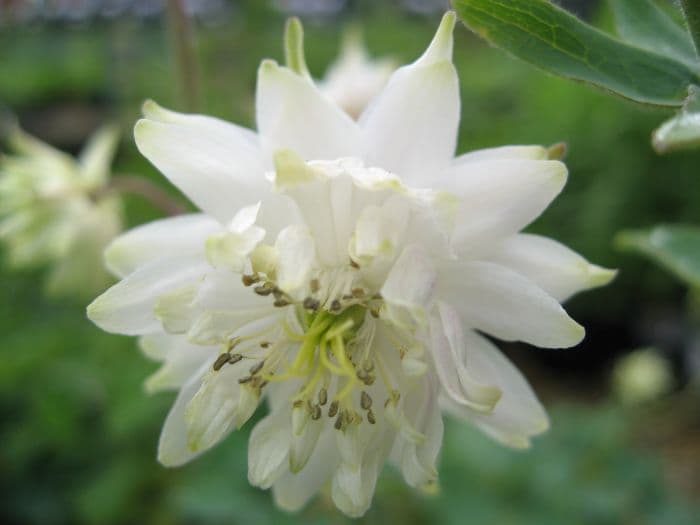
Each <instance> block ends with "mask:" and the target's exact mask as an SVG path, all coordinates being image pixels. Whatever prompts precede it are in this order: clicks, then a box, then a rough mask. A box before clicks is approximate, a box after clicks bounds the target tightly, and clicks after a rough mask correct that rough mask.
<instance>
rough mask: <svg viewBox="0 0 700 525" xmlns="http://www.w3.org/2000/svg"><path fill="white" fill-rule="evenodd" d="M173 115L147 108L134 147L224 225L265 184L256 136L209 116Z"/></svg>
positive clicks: (137, 131)
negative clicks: (155, 117) (145, 116)
mask: <svg viewBox="0 0 700 525" xmlns="http://www.w3.org/2000/svg"><path fill="white" fill-rule="evenodd" d="M160 112H163V116H161V115H160ZM172 114H173V113H172V112H165V110H153V108H150V109H149V110H147V111H146V115H147V117H149V118H146V119H142V120H140V121H138V122H137V123H136V126H135V128H134V138H135V139H136V145H137V146H138V148H139V151H140V152H141V153H142V154H143V155H144V156H145V157H146V158H147V159H148V160H150V161H151V162H152V163H153V164H154V165H155V166H156V167H157V168H158V169H159V170H160V171H161V172H162V173H163V174H164V175H165V176H166V177H167V178H168V179H169V180H170V182H172V183H173V184H174V185H175V186H177V187H178V188H179V189H180V190H181V191H182V192H183V193H184V194H185V195H187V197H189V199H190V200H192V202H193V203H194V204H196V205H197V206H198V207H199V208H200V209H201V210H203V211H205V212H207V213H209V214H210V215H212V216H213V217H215V218H217V219H218V220H219V221H220V222H221V223H222V224H226V223H227V222H228V221H229V220H230V219H231V218H232V217H233V215H234V214H235V212H236V211H237V210H238V209H239V208H241V207H243V206H245V205H249V204H250V203H251V202H255V201H257V200H259V198H260V193H261V192H262V191H264V189H265V188H266V186H267V185H266V183H265V179H264V177H263V174H264V172H265V164H264V161H263V157H262V153H261V152H260V149H259V146H258V143H257V137H256V135H255V134H254V133H253V132H251V131H250V130H247V129H244V128H240V127H238V126H235V125H233V124H229V123H226V122H223V121H220V120H217V119H214V118H211V117H204V116H200V115H177V116H174V117H171V115H172ZM154 116H158V117H160V118H158V119H157V120H156V119H153V117H154Z"/></svg>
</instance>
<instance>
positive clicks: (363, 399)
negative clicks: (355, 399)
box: [360, 390, 372, 410]
mask: <svg viewBox="0 0 700 525" xmlns="http://www.w3.org/2000/svg"><path fill="white" fill-rule="evenodd" d="M360 406H361V407H362V410H369V409H370V408H372V398H371V397H370V396H369V394H368V393H367V392H365V391H364V390H363V391H362V393H361V394H360Z"/></svg>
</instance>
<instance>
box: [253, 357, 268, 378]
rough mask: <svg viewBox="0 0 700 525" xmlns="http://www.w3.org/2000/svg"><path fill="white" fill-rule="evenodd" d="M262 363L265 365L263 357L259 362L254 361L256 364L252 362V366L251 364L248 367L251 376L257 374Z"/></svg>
mask: <svg viewBox="0 0 700 525" xmlns="http://www.w3.org/2000/svg"><path fill="white" fill-rule="evenodd" d="M264 365H265V360H264V359H263V360H262V361H260V362H258V363H256V364H254V365H253V366H251V367H250V375H253V376H254V375H255V374H257V373H258V372H260V370H262V367H263V366H264Z"/></svg>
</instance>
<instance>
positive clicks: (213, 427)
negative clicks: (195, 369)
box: [185, 361, 250, 452]
mask: <svg viewBox="0 0 700 525" xmlns="http://www.w3.org/2000/svg"><path fill="white" fill-rule="evenodd" d="M249 366H250V364H249V363H245V362H244V361H239V362H238V363H235V364H227V365H224V366H223V367H222V368H221V369H219V370H214V369H212V368H210V369H209V371H208V372H207V373H206V374H205V375H204V378H203V380H202V385H201V387H200V388H199V390H198V391H197V393H196V394H195V395H194V397H193V398H192V400H191V401H190V402H189V404H188V405H187V408H186V409H185V421H186V423H187V446H188V447H189V449H190V450H191V451H192V452H199V451H203V450H207V449H209V448H211V447H213V446H214V445H216V444H217V443H218V442H219V441H221V440H222V439H223V438H224V437H226V435H227V434H228V433H229V432H230V431H231V430H233V428H234V426H235V418H236V415H237V413H238V409H239V404H240V403H239V401H240V397H241V390H243V387H242V386H241V385H240V384H239V383H238V380H239V379H240V378H241V377H243V376H244V375H246V374H247V371H248V367H249Z"/></svg>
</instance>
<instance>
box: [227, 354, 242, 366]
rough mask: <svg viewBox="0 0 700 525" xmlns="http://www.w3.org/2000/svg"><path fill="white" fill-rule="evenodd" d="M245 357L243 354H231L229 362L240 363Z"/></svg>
mask: <svg viewBox="0 0 700 525" xmlns="http://www.w3.org/2000/svg"><path fill="white" fill-rule="evenodd" d="M241 359H243V356H242V355H241V354H229V358H228V362H229V363H231V364H234V363H238V361H240V360H241Z"/></svg>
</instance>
